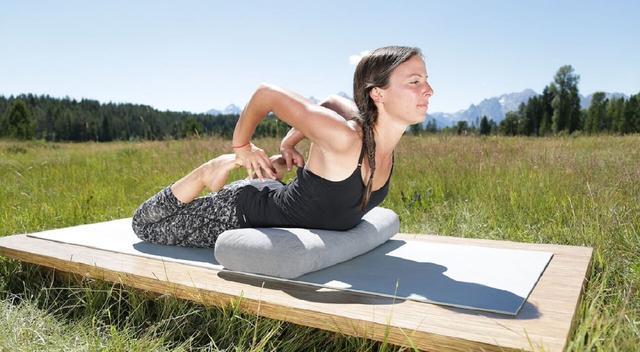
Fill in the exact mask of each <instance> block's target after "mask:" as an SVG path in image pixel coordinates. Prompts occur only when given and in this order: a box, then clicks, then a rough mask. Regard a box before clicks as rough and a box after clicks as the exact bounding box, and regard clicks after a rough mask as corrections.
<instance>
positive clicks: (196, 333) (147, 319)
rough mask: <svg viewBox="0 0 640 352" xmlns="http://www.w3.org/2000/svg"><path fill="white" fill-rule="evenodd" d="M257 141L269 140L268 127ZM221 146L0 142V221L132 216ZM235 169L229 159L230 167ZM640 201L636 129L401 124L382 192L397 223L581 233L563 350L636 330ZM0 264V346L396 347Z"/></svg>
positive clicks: (452, 230) (56, 223) (526, 235)
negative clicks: (549, 131) (545, 132)
mask: <svg viewBox="0 0 640 352" xmlns="http://www.w3.org/2000/svg"><path fill="white" fill-rule="evenodd" d="M255 143H256V144H257V145H259V146H261V147H262V148H264V149H265V150H266V151H267V152H269V153H275V152H277V143H278V141H277V140H276V139H263V140H257V141H256V142H255ZM306 146H307V144H306V143H305V144H304V145H303V148H302V149H306ZM228 150H229V141H225V140H221V139H206V140H189V141H166V142H137V143H126V142H117V143H107V144H98V143H82V144H58V143H56V144H51V143H43V142H11V141H4V142H0V184H1V185H2V187H0V236H4V235H10V234H14V233H25V232H34V231H39V230H44V229H50V228H57V227H65V226H71V225H76V224H83V223H92V222H99V221H106V220H111V219H117V218H123V217H129V216H131V214H132V212H133V211H134V209H135V208H136V207H137V206H138V205H139V204H140V203H142V202H143V201H144V200H145V199H147V198H148V197H150V196H151V195H153V194H154V193H155V192H157V191H158V190H160V189H161V188H162V187H164V186H166V185H168V184H169V183H171V182H173V181H175V180H177V179H179V178H180V177H182V176H183V175H184V174H186V173H188V172H189V171H190V170H191V169H193V168H194V167H196V166H197V165H199V164H200V163H202V162H204V161H206V160H208V159H209V158H212V157H214V156H216V155H218V154H220V153H226V152H228ZM292 175H293V173H292V174H290V176H292ZM240 177H243V175H242V173H241V171H240V170H238V171H236V172H235V173H234V174H233V175H232V179H237V178H240ZM639 204H640V136H638V135H632V136H625V137H616V136H597V137H579V138H570V137H568V138H526V137H519V138H506V137H490V138H476V137H451V136H429V137H409V136H407V137H403V140H402V142H401V144H400V145H399V146H398V148H397V151H396V165H395V168H394V173H393V177H392V181H391V190H390V193H389V195H388V197H387V199H386V200H385V202H384V203H383V204H382V206H385V207H388V208H391V209H393V210H394V211H395V212H397V213H398V214H399V215H400V218H401V231H402V232H407V233H437V234H442V235H449V236H459V237H477V238H488V239H506V240H513V241H521V242H532V243H556V244H570V245H586V246H592V247H594V258H593V266H592V270H591V272H590V273H589V274H588V283H587V286H586V292H585V295H584V300H583V302H582V304H581V306H580V307H579V311H578V316H577V323H576V329H575V332H574V335H573V336H572V337H571V341H570V343H569V350H575V351H582V350H585V349H595V350H602V351H609V350H614V349H615V350H633V349H634V348H635V347H637V346H638V343H639V342H640V299H639V298H638V297H639V296H640V293H639V292H638V287H639V286H640V256H639V255H638V254H639V253H640V205H639ZM0 272H1V274H0V288H1V290H2V293H3V297H4V301H3V303H2V304H1V305H0V326H1V327H2V331H0V347H4V348H6V349H8V350H20V349H22V350H52V349H53V350H65V349H79V350H95V349H106V350H150V349H151V350H162V349H168V350H193V349H202V350H207V349H211V350H225V349H227V350H255V351H258V350H279V351H282V350H284V351H287V350H291V351H294V350H300V349H303V348H305V347H306V346H316V348H317V350H351V351H366V350H372V349H373V350H378V349H384V348H391V349H398V348H397V347H395V346H389V345H383V344H381V343H377V342H372V341H370V340H365V339H358V338H352V337H346V336H341V335H339V334H334V333H330V332H325V331H320V330H317V329H312V328H307V327H301V326H297V325H294V324H290V323H286V322H279V321H273V320H269V319H266V318H259V319H257V317H255V316H251V315H245V314H244V313H242V312H240V311H238V310H237V309H236V311H234V308H233V307H227V308H216V307H213V308H205V307H202V306H199V305H196V304H193V303H189V302H185V301H179V300H175V299H173V298H171V297H165V296H160V297H152V296H147V295H145V294H143V293H141V292H138V291H136V290H131V289H128V288H121V287H119V286H115V285H111V284H107V283H100V282H93V281H90V280H85V281H84V282H82V283H78V282H75V281H64V280H60V279H59V278H57V279H56V277H57V276H56V277H54V276H52V274H51V273H50V272H48V271H44V270H41V269H37V268H33V267H31V266H29V265H25V264H20V263H17V262H14V261H7V260H2V261H1V262H0ZM43 341H44V342H43ZM21 346H24V347H21ZM68 346H78V348H69V347H68ZM318 346H319V347H318ZM383 346H384V347H383Z"/></svg>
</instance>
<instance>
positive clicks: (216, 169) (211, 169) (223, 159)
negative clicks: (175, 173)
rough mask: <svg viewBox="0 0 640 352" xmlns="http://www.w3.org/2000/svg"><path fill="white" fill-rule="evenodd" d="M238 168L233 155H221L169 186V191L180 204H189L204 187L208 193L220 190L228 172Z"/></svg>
mask: <svg viewBox="0 0 640 352" xmlns="http://www.w3.org/2000/svg"><path fill="white" fill-rule="evenodd" d="M239 166H240V165H239V164H236V156H235V154H222V155H220V156H218V157H217V158H215V159H211V160H209V161H208V162H206V163H204V164H202V165H200V166H199V167H198V168H196V169H195V170H193V171H191V172H190V173H189V174H188V175H186V176H185V177H183V178H181V179H180V180H178V181H176V182H175V183H174V184H173V185H172V186H171V191H172V192H173V194H174V195H175V197H176V198H177V199H178V200H179V201H180V202H182V203H189V202H191V201H192V200H193V199H194V198H195V197H197V196H198V195H199V194H200V192H202V189H203V188H204V187H207V188H208V189H209V191H210V192H217V191H218V190H220V189H221V188H222V187H223V186H224V184H225V183H226V182H227V178H228V177H229V172H231V170H233V169H234V168H236V167H239Z"/></svg>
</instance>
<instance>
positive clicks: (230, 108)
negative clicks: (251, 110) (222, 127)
mask: <svg viewBox="0 0 640 352" xmlns="http://www.w3.org/2000/svg"><path fill="white" fill-rule="evenodd" d="M241 112H242V108H240V107H238V106H237V105H235V104H229V105H227V107H226V108H224V110H222V111H220V110H216V109H211V110H207V112H205V114H208V115H213V116H218V115H240V113H241Z"/></svg>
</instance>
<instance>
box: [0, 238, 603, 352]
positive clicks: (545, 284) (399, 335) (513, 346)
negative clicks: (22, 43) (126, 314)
mask: <svg viewBox="0 0 640 352" xmlns="http://www.w3.org/2000/svg"><path fill="white" fill-rule="evenodd" d="M393 238H394V239H412V240H422V241H427V242H432V243H452V244H470V245H476V246H489V247H494V248H512V249H526V250H541V251H549V252H553V253H554V256H553V258H552V259H551V262H550V263H549V265H548V266H547V268H546V270H545V271H544V273H543V275H542V277H541V278H540V280H539V281H538V284H537V285H536V287H535V288H534V290H533V291H532V292H531V295H530V296H529V298H528V299H527V302H526V303H525V305H524V306H523V307H522V309H521V310H520V313H519V314H518V315H517V316H516V317H510V316H506V315H501V314H495V313H484V312H478V311H470V310H465V309H458V308H451V307H444V306H438V305H433V304H428V303H422V302H416V301H411V300H400V299H395V300H394V299H392V298H386V297H380V296H374V295H369V294H363V293H357V292H348V291H339V290H329V289H318V288H317V287H312V286H307V285H299V284H293V283H286V282H280V281H271V280H263V279H259V278H252V277H248V276H245V275H238V274H234V273H230V272H225V271H216V270H211V269H206V268H201V267H195V266H189V265H185V264H180V263H175V262H168V261H161V260H157V259H150V258H143V257H139V256H133V255H127V254H119V253H113V252H108V251H103V250H97V249H92V248H86V247H82V246H76V245H69V244H64V243H58V242H53V241H47V240H42V239H37V238H31V237H27V236H26V235H14V236H8V237H4V238H0V254H2V255H3V256H6V257H9V258H14V259H17V260H21V261H25V262H30V263H34V264H38V265H43V266H47V267H52V268H55V269H57V270H61V271H66V272H73V273H78V274H81V275H85V276H90V277H93V278H97V279H101V280H106V281H111V282H117V283H122V284H124V285H128V286H131V287H136V288H139V289H142V290H148V291H152V292H157V293H161V294H164V293H169V294H172V295H174V296H176V297H179V298H182V299H188V300H192V301H195V302H199V303H202V304H205V305H218V306H220V305H226V304H228V303H230V302H231V301H233V300H236V299H237V298H238V297H239V296H242V297H243V299H242V304H241V308H242V309H243V310H245V311H247V312H252V313H255V314H259V315H261V316H264V317H268V318H272V319H278V320H285V321H289V322H292V323H296V324H300V325H306V326H312V327H316V328H320V329H325V330H330V331H336V332H340V333H343V334H346V335H354V336H360V337H365V338H369V339H374V340H379V341H382V340H384V339H385V335H387V337H386V339H387V342H389V343H393V344H397V345H406V346H411V345H413V346H415V347H417V348H419V349H422V350H443V349H448V350H459V351H468V350H486V351H505V350H507V351H509V350H522V349H524V350H533V351H538V350H542V349H544V350H545V351H562V350H563V349H564V346H565V344H566V342H567V339H568V337H569V334H570V332H571V329H572V325H573V319H574V315H575V312H576V309H577V305H578V302H579V298H580V295H581V292H582V288H583V283H584V279H585V275H586V273H587V270H588V268H589V265H590V262H591V255H592V249H591V248H588V247H577V246H562V245H548V244H527V243H518V242H509V241H491V240H480V239H465V238H457V237H445V236H434V235H422V234H420V235H411V234H397V235H395V236H394V237H393Z"/></svg>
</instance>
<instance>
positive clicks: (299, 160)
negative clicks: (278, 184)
mask: <svg viewBox="0 0 640 352" xmlns="http://www.w3.org/2000/svg"><path fill="white" fill-rule="evenodd" d="M280 154H281V155H282V158H283V159H284V161H285V162H286V163H287V171H291V166H292V165H293V164H295V165H296V166H297V167H303V166H304V157H303V156H302V154H300V153H299V152H298V151H297V150H296V148H295V147H294V146H291V145H288V144H284V143H283V144H281V145H280Z"/></svg>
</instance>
